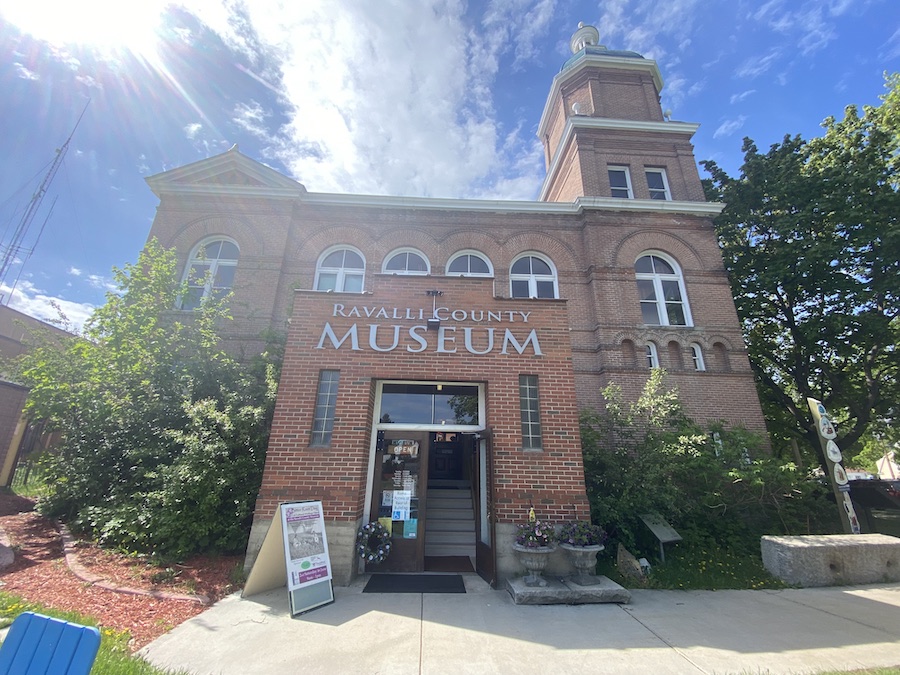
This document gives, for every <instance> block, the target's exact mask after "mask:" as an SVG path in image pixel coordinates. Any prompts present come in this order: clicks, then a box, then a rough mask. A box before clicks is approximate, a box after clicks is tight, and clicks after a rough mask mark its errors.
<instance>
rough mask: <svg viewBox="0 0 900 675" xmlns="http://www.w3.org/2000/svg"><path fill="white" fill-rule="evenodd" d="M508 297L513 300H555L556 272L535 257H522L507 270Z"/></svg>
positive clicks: (547, 263) (548, 264)
mask: <svg viewBox="0 0 900 675" xmlns="http://www.w3.org/2000/svg"><path fill="white" fill-rule="evenodd" d="M509 288H510V295H511V296H512V297H514V298H556V297H559V295H558V294H557V290H556V270H554V269H553V264H552V263H551V262H550V261H549V260H547V259H546V258H543V257H538V256H537V255H524V256H522V257H521V258H518V259H517V260H515V261H514V262H513V264H512V267H510V268H509Z"/></svg>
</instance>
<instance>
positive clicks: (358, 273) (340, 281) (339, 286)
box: [313, 244, 366, 293]
mask: <svg viewBox="0 0 900 675" xmlns="http://www.w3.org/2000/svg"><path fill="white" fill-rule="evenodd" d="M337 251H352V252H353V253H355V254H356V255H358V256H359V257H360V258H361V259H362V262H363V266H362V269H361V270H360V269H358V268H355V267H353V268H351V267H343V266H341V267H323V266H322V263H323V261H324V260H325V259H326V258H327V257H328V256H330V255H331V254H332V253H336V252H337ZM322 272H325V273H328V274H334V275H336V277H337V278H336V279H335V283H334V289H333V290H334V292H335V293H357V292H358V293H362V292H363V291H364V290H365V287H366V256H364V255H363V253H362V251H360V250H359V249H358V248H356V247H354V246H347V245H346V244H341V245H339V246H331V247H329V248H327V249H325V251H324V252H323V253H322V255H320V256H319V259H318V261H316V278H315V280H314V283H313V288H315V289H316V290H317V291H319V290H321V291H327V290H329V289H320V288H319V277H320V275H321V273H322ZM348 277H351V278H355V277H360V278H361V279H362V283H361V284H360V288H359V291H346V290H344V288H345V286H346V284H347V278H348Z"/></svg>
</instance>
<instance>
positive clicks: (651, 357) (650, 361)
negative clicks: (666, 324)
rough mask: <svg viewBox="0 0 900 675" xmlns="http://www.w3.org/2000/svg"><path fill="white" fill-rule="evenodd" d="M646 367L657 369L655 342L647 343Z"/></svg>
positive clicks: (657, 358)
mask: <svg viewBox="0 0 900 675" xmlns="http://www.w3.org/2000/svg"><path fill="white" fill-rule="evenodd" d="M646 353H647V367H648V368H659V350H657V348H656V343H655V342H648V343H647V349H646Z"/></svg>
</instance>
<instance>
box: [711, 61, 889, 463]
mask: <svg viewBox="0 0 900 675" xmlns="http://www.w3.org/2000/svg"><path fill="white" fill-rule="evenodd" d="M882 101H883V102H882V104H881V105H880V106H877V107H872V106H866V107H865V108H864V109H863V114H862V115H860V114H859V113H858V111H857V109H856V108H855V107H854V106H848V107H847V108H846V110H845V114H844V118H843V119H842V120H836V119H834V118H828V119H826V120H825V122H824V123H823V127H824V128H825V134H824V135H823V136H821V137H819V138H816V139H813V140H812V141H809V142H807V141H804V140H802V139H801V138H800V137H797V136H795V137H785V138H784V140H783V141H782V142H781V143H778V144H775V145H773V146H772V147H771V148H770V149H769V151H768V152H767V153H765V154H762V153H760V152H759V151H758V149H757V147H756V146H755V145H754V144H753V142H752V141H751V140H749V139H745V141H744V153H745V156H744V164H743V166H742V167H741V176H740V177H739V178H731V177H730V176H728V175H727V174H726V173H725V172H724V171H723V170H722V169H720V168H719V167H718V166H717V165H716V164H715V162H704V163H703V164H704V166H705V168H706V169H707V170H708V171H709V172H710V174H711V176H712V179H711V180H710V181H707V191H708V196H709V197H711V198H712V199H716V200H719V201H723V202H725V204H726V206H725V210H724V211H723V212H722V214H721V215H720V216H719V217H718V218H717V219H716V230H717V233H718V235H719V241H720V244H721V246H722V250H723V254H724V260H725V265H726V268H727V269H728V273H729V276H730V278H731V284H732V290H733V294H734V297H735V303H736V306H737V310H738V315H739V316H740V319H741V322H742V324H743V329H744V335H745V338H746V341H747V347H748V351H749V356H750V363H751V365H752V367H753V370H754V373H755V375H756V378H757V382H758V385H759V390H760V396H761V400H762V402H763V406H764V409H765V412H766V417H767V419H768V420H769V422H770V430H771V431H772V432H773V433H774V435H775V437H776V439H779V441H780V442H781V443H780V444H781V445H783V444H784V443H787V442H788V441H789V439H791V438H800V439H805V440H806V441H807V443H808V445H807V446H806V447H807V448H808V449H809V450H810V451H812V452H814V453H815V456H816V457H817V458H818V459H819V460H820V461H822V457H821V451H820V447H819V441H818V438H817V436H816V431H815V428H814V426H813V424H812V419H811V416H810V413H809V410H808V408H807V405H806V398H807V397H812V398H816V399H819V400H821V401H822V402H823V403H824V404H825V406H826V407H827V408H828V409H829V412H830V413H831V414H832V416H833V417H834V418H835V419H836V421H837V422H838V429H839V431H840V433H841V436H840V438H839V439H838V443H839V444H840V445H841V447H843V448H849V447H850V446H852V445H853V444H854V443H856V442H857V441H858V440H859V439H860V438H861V437H862V436H863V434H864V433H865V432H866V429H867V428H868V427H869V426H870V425H871V424H872V423H877V422H879V421H880V420H885V419H888V418H891V417H894V418H896V412H897V411H896V406H897V401H898V398H900V389H898V384H897V383H898V374H900V353H898V351H897V349H896V345H897V342H898V337H900V318H898V317H900V296H898V293H900V284H898V279H900V228H898V219H900V193H898V174H897V168H898V161H900V160H898V151H900V79H898V76H896V75H895V76H892V77H890V78H888V92H887V94H885V95H884V96H883V97H882ZM776 445H779V443H776Z"/></svg>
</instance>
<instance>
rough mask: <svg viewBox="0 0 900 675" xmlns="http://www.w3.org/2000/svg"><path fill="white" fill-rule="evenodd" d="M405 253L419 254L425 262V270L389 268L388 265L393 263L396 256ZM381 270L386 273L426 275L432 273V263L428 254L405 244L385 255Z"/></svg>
mask: <svg viewBox="0 0 900 675" xmlns="http://www.w3.org/2000/svg"><path fill="white" fill-rule="evenodd" d="M403 253H407V254H415V255H417V256H419V257H420V258H421V259H422V260H423V261H424V262H425V270H424V271H422V270H412V271H410V270H409V269H406V270H396V269H388V265H390V264H391V261H392V260H393V259H394V258H396V257H397V256H398V255H401V254H403ZM381 271H382V272H383V273H384V274H417V275H426V274H431V263H430V262H429V261H428V256H426V255H425V254H424V253H422V251H420V250H419V249H417V248H412V247H409V246H403V247H401V248H395V249H394V250H393V251H391V252H390V253H388V254H387V255H386V256H384V262H383V263H382V264H381Z"/></svg>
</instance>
